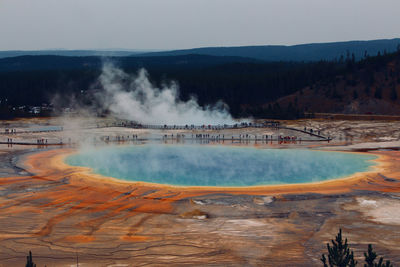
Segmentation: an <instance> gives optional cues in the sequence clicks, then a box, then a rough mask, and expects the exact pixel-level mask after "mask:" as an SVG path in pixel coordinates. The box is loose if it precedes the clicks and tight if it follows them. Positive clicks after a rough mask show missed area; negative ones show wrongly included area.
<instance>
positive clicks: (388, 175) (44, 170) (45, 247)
mask: <svg viewBox="0 0 400 267" xmlns="http://www.w3.org/2000/svg"><path fill="white" fill-rule="evenodd" d="M75 152H76V151H75V150H72V149H58V150H49V151H45V152H40V153H36V154H31V155H29V156H28V157H27V158H26V159H24V162H23V164H24V167H25V168H26V170H27V171H29V172H30V173H33V175H32V176H24V177H6V178H1V179H0V190H1V191H0V192H2V194H0V226H1V227H0V229H1V230H0V266H17V265H20V262H21V259H22V261H23V260H24V255H25V254H26V252H27V251H29V250H32V252H33V254H34V256H35V255H36V258H35V259H36V260H35V263H37V264H38V266H39V265H40V266H44V265H45V264H46V265H47V266H66V265H68V264H69V265H71V264H74V262H75V263H76V253H78V254H79V259H80V263H82V265H83V266H110V265H116V266H118V264H120V266H140V265H156V266H164V265H166V264H171V263H173V264H174V265H191V266H199V265H202V266H205V265H208V264H211V265H217V266H221V265H229V266H243V265H253V266H258V265H259V266H264V265H265V262H266V260H268V262H269V263H271V266H316V265H319V264H320V262H319V258H320V255H321V253H322V252H324V249H325V248H326V245H325V243H326V242H327V241H329V240H330V239H331V238H332V237H333V236H334V234H336V232H337V228H338V227H341V228H342V229H343V231H344V232H345V233H346V232H347V233H348V232H351V233H352V236H351V242H353V244H352V248H353V249H354V250H355V253H356V254H357V255H358V254H359V255H362V251H365V247H364V244H365V243H366V242H373V241H374V242H375V243H374V244H375V247H376V248H377V250H378V249H380V251H385V252H387V254H386V256H388V258H390V259H391V260H393V261H394V262H396V260H400V257H399V256H398V255H400V251H399V249H398V248H399V247H400V246H399V244H400V236H399V235H398V234H396V233H399V232H400V222H399V224H398V225H397V224H396V222H394V223H393V220H391V221H390V223H391V224H390V225H385V227H384V228H382V227H381V226H382V225H381V224H379V223H377V222H376V220H373V219H372V218H371V215H364V213H363V212H362V206H361V205H364V203H367V204H368V203H372V202H371V201H378V202H377V203H378V204H379V203H380V202H379V201H391V202H388V203H389V204H390V203H392V202H393V201H397V200H396V199H390V200H387V199H386V197H387V194H392V193H398V192H400V182H399V180H398V178H399V177H400V164H398V163H399V160H400V152H397V151H376V152H374V153H373V154H375V155H378V156H379V157H378V159H376V161H377V162H378V163H379V164H378V165H377V166H376V167H374V169H373V171H371V172H366V173H359V174H356V175H353V176H351V177H347V178H343V179H338V180H332V181H326V182H320V183H311V184H293V185H279V186H278V185H277V186H256V187H243V188H233V187H232V188H219V187H179V186H167V185H159V184H150V183H141V182H125V181H120V180H117V179H114V178H109V177H103V176H100V175H96V174H93V173H92V172H91V170H90V169H88V168H82V167H72V166H69V165H67V164H65V163H64V158H65V157H66V156H67V155H69V154H71V153H75ZM364 200H365V201H364ZM363 201H364V202H363ZM368 201H369V202H368ZM382 203H383V204H382V205H383V206H385V205H389V204H385V205H384V203H386V202H382ZM378 204H377V205H378ZM395 204H396V203H395ZM390 205H393V204H390ZM371 212H372V210H371ZM371 214H372V213H371ZM378 234H379V235H385V239H384V240H382V239H381V238H379V236H376V235H378ZM377 240H378V241H377ZM380 240H382V242H380ZM2 264H4V265H2Z"/></svg>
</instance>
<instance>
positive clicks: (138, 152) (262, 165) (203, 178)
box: [66, 144, 376, 186]
mask: <svg viewBox="0 0 400 267" xmlns="http://www.w3.org/2000/svg"><path fill="white" fill-rule="evenodd" d="M375 158H376V156H371V155H362V154H355V153H342V152H323V151H313V150H306V149H259V148H252V147H234V146H209V145H152V144H149V145H136V146H135V145H133V146H113V147H103V148H98V149H91V150H85V151H81V152H79V153H78V154H74V155H71V156H69V157H67V159H66V163H67V164H70V165H73V166H83V167H89V168H91V169H92V170H93V172H94V173H97V174H101V175H103V176H108V177H114V178H118V179H121V180H126V181H142V182H150V183H159V184H168V185H180V186H256V185H275V184H293V183H309V182H317V181H325V180H331V179H336V178H341V177H346V176H350V175H352V174H354V173H357V172H363V171H368V170H370V169H371V166H373V165H374V162H372V161H371V160H373V159H375Z"/></svg>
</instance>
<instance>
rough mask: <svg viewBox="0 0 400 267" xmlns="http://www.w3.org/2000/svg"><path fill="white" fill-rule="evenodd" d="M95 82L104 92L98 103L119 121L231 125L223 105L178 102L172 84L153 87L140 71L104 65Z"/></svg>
mask: <svg viewBox="0 0 400 267" xmlns="http://www.w3.org/2000/svg"><path fill="white" fill-rule="evenodd" d="M99 81H100V83H101V85H102V87H103V88H104V92H105V94H101V98H102V99H101V101H102V103H103V104H105V106H106V108H107V109H108V110H110V111H111V112H112V113H113V114H114V115H115V116H116V117H118V118H120V119H124V120H131V121H136V122H139V123H142V124H161V125H163V124H168V125H186V124H188V125H191V124H195V125H203V124H206V125H208V124H213V125H217V124H234V123H235V121H234V120H233V118H232V116H231V115H230V113H229V111H228V107H227V105H226V104H224V103H223V102H221V101H219V102H218V103H216V104H215V105H212V106H206V107H201V106H200V105H199V104H198V103H197V101H196V99H195V98H194V97H192V98H190V99H189V100H188V101H186V102H185V101H181V100H180V99H179V87H178V85H177V84H176V83H174V82H172V83H171V84H170V85H163V86H162V87H161V88H157V87H155V86H154V85H153V84H152V83H151V82H150V81H149V77H148V74H147V72H146V70H144V69H141V70H139V71H138V73H137V75H128V74H127V73H125V72H124V71H123V70H121V69H119V68H116V67H114V66H113V65H112V64H110V63H106V64H104V66H103V70H102V74H101V75H100V78H99Z"/></svg>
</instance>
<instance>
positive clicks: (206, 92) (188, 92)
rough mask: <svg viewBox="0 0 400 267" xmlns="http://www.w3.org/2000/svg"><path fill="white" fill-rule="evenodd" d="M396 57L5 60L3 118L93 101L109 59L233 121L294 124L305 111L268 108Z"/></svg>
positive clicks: (1, 66)
mask: <svg viewBox="0 0 400 267" xmlns="http://www.w3.org/2000/svg"><path fill="white" fill-rule="evenodd" d="M397 55H398V53H391V54H385V53H382V54H380V55H378V56H375V57H369V56H368V55H365V58H364V59H363V60H361V61H356V60H355V58H354V56H352V55H347V56H346V57H342V58H341V59H339V60H335V61H329V62H328V61H320V62H307V63H306V62H261V61H256V60H252V59H246V58H239V57H213V56H202V55H186V56H176V57H149V58H136V57H120V58H112V59H102V58H98V57H60V56H24V57H15V58H6V59H1V60H0V101H1V102H0V113H1V112H2V113H3V115H4V113H7V112H12V110H13V109H15V107H18V106H24V105H30V106H36V105H41V104H43V103H50V101H51V99H53V98H54V96H55V95H59V96H61V98H69V97H70V96H72V95H74V96H75V97H76V99H78V100H84V98H90V95H91V88H93V85H94V84H96V80H97V78H98V76H99V75H100V73H101V66H102V63H103V62H104V61H105V60H106V61H112V62H113V63H114V64H115V65H116V66H118V67H121V68H123V69H124V70H125V71H126V72H129V73H136V72H137V70H138V69H140V68H146V69H147V70H148V72H149V74H150V79H151V80H152V82H154V83H155V84H156V85H161V84H162V83H163V82H168V81H171V80H174V81H177V82H178V84H179V86H180V95H181V98H182V99H183V100H186V99H188V98H189V97H190V96H193V95H194V96H196V97H197V99H198V101H199V103H200V104H201V105H207V104H212V103H215V102H216V101H218V100H223V101H224V102H225V103H227V104H228V105H229V107H230V111H231V113H232V114H233V115H234V116H248V115H252V116H254V117H264V118H267V117H269V118H276V119H294V118H299V117H302V116H303V110H300V109H298V108H297V106H296V103H293V104H290V105H288V106H285V107H280V106H279V105H278V104H275V105H265V104H266V103H270V102H273V101H274V100H276V99H278V98H280V97H282V96H286V95H289V94H292V93H294V92H296V91H299V90H302V89H303V88H305V87H307V86H312V85H315V84H320V85H323V84H329V83H333V82H334V81H335V79H336V77H337V76H338V75H344V74H346V75H347V74H351V73H352V72H355V71H357V69H360V68H368V70H370V71H371V72H374V71H377V70H378V69H379V68H382V67H383V66H385V65H386V64H387V63H388V62H390V61H391V60H393V59H394V58H395V57H396V56H397ZM59 98H60V97H59ZM83 102H85V101H83ZM86 102H87V103H89V102H88V101H86ZM21 110H22V109H21ZM0 115H1V114H0Z"/></svg>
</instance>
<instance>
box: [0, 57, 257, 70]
mask: <svg viewBox="0 0 400 267" xmlns="http://www.w3.org/2000/svg"><path fill="white" fill-rule="evenodd" d="M106 62H112V63H114V64H116V65H117V66H119V67H121V68H124V69H136V68H150V69H153V68H154V69H158V68H162V69H186V68H200V67H207V66H214V65H221V64H227V63H240V62H247V63H248V62H253V63H255V62H259V61H258V60H256V59H251V58H243V57H228V56H227V57H217V56H207V55H182V56H160V57H95V56H90V57H64V56H52V55H44V56H19V57H10V58H3V59H0V72H10V71H35V70H58V71H60V70H85V69H86V70H94V69H100V68H101V67H102V66H103V64H104V63H106Z"/></svg>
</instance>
